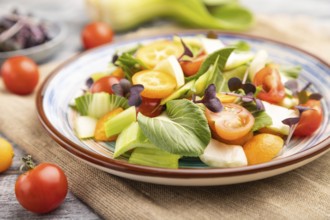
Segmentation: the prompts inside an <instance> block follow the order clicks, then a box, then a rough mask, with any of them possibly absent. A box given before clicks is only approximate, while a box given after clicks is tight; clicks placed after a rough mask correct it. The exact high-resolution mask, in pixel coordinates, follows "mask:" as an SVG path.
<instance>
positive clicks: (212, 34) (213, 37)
mask: <svg viewBox="0 0 330 220" xmlns="http://www.w3.org/2000/svg"><path fill="white" fill-rule="evenodd" d="M206 37H207V38H210V39H218V35H217V34H216V33H215V32H214V31H209V32H207V34H206Z"/></svg>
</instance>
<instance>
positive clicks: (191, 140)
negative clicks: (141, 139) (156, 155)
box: [138, 99, 211, 156]
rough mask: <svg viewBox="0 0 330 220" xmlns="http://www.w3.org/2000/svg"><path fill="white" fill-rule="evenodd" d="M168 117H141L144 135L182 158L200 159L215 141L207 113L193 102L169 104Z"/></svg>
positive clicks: (173, 101) (179, 101) (175, 101)
mask: <svg viewBox="0 0 330 220" xmlns="http://www.w3.org/2000/svg"><path fill="white" fill-rule="evenodd" d="M166 113H167V115H162V116H158V117H155V118H149V117H146V116H144V115H142V114H138V122H139V125H140V127H141V129H142V131H143V133H144V135H145V136H146V137H147V138H148V139H149V140H150V141H151V142H152V143H153V144H154V145H155V146H157V147H159V148H161V149H163V150H165V151H167V152H170V153H173V154H179V155H182V156H199V155H201V154H202V153H203V151H204V149H205V147H206V146H207V144H208V143H209V141H210V139H211V133H210V129H209V126H208V123H207V120H206V117H205V115H204V113H203V111H202V110H201V109H200V108H199V107H198V106H197V105H196V104H194V103H192V102H191V101H189V100H185V99H182V100H171V101H169V102H167V103H166Z"/></svg>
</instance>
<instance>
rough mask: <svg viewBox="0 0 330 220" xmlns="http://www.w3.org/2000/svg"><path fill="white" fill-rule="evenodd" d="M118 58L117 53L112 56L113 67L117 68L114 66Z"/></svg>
mask: <svg viewBox="0 0 330 220" xmlns="http://www.w3.org/2000/svg"><path fill="white" fill-rule="evenodd" d="M118 58H119V55H118V54H117V53H116V54H114V55H113V56H112V60H111V63H112V64H113V65H115V66H118V65H117V64H116V61H117V60H118Z"/></svg>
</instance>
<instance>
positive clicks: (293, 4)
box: [0, 0, 330, 219]
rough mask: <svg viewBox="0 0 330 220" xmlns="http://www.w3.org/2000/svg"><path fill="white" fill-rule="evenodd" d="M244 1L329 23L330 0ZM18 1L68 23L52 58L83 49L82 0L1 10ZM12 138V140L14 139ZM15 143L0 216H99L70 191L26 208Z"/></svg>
mask: <svg viewBox="0 0 330 220" xmlns="http://www.w3.org/2000/svg"><path fill="white" fill-rule="evenodd" d="M241 2H242V3H243V4H244V5H246V6H248V7H250V8H251V9H252V10H253V11H254V12H256V13H260V14H272V13H277V14H286V15H287V14H289V15H292V16H311V18H312V19H314V20H316V21H317V22H318V23H320V24H326V25H330V0H300V1H287V0H273V1H267V3H266V1H265V0H241ZM23 3H24V4H23ZM27 3H28V4H27ZM17 5H18V6H20V7H24V9H28V10H31V11H33V12H34V13H35V14H38V15H40V16H42V17H45V18H49V19H51V20H56V21H59V22H62V23H64V24H65V25H66V27H67V29H68V36H69V37H68V39H67V41H66V43H65V46H64V47H63V48H65V49H64V50H62V51H60V52H59V53H58V54H57V55H56V56H55V57H53V58H52V60H64V59H66V58H68V57H70V56H71V55H72V54H73V53H76V52H78V51H79V50H81V44H80V35H79V34H80V30H81V28H82V27H83V26H84V24H85V23H86V22H87V21H88V18H87V16H86V14H85V8H84V1H83V0H56V1H45V0H29V1H26V0H0V12H1V11H6V10H9V9H11V8H13V7H15V6H17ZM23 5H24V6H23ZM59 13H60V16H59ZM0 104H2V103H0ZM0 114H1V113H0ZM0 126H1V124H0ZM0 136H1V134H0ZM9 141H11V142H12V143H13V141H15V140H9ZM14 147H15V155H16V156H15V158H14V163H13V165H12V166H11V168H10V169H9V170H8V171H7V172H6V173H4V174H0V219H99V217H98V216H97V214H96V213H94V212H93V210H91V209H90V208H89V207H88V206H86V205H85V204H83V203H82V202H81V201H80V200H79V199H77V198H76V197H75V196H74V195H72V194H71V193H69V194H68V195H67V197H66V199H65V202H64V203H63V204H62V205H61V206H60V207H59V208H58V209H57V210H55V211H54V212H51V213H49V214H46V215H35V214H33V213H30V212H27V211H25V210H24V209H23V208H22V207H21V206H20V205H19V204H18V202H17V200H16V199H15V194H14V186H15V181H16V178H17V176H18V175H19V173H18V172H17V170H18V169H19V166H20V161H19V158H21V157H22V156H23V155H24V152H23V151H22V150H21V149H20V148H19V147H18V146H16V145H15V144H14Z"/></svg>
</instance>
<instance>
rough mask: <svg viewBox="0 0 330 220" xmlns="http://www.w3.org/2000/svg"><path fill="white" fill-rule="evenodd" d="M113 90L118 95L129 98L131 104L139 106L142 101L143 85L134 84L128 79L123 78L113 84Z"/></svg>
mask: <svg viewBox="0 0 330 220" xmlns="http://www.w3.org/2000/svg"><path fill="white" fill-rule="evenodd" d="M111 88H112V91H113V92H114V93H115V94H116V95H118V96H123V97H125V98H128V104H129V105H130V106H133V105H134V106H136V107H138V106H139V105H141V103H142V97H141V92H142V91H143V89H144V87H143V85H140V84H137V85H133V86H132V84H131V82H130V81H128V80H127V79H121V80H120V81H119V83H117V84H114V85H112V87H111Z"/></svg>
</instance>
